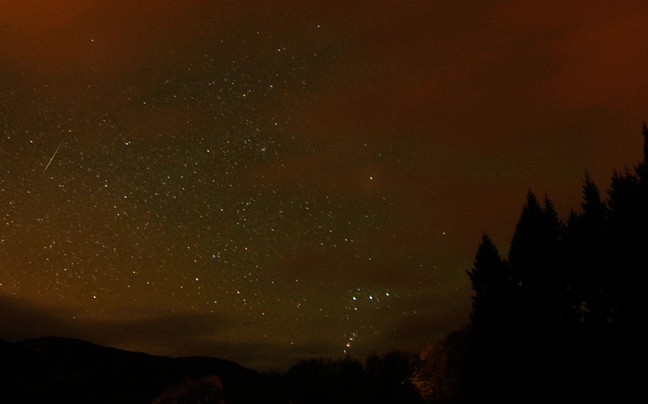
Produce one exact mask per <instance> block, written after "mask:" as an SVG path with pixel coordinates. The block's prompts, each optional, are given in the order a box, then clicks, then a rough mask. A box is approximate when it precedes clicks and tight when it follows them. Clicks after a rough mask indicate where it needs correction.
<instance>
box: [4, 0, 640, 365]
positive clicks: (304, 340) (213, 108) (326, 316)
mask: <svg viewBox="0 0 648 404" xmlns="http://www.w3.org/2000/svg"><path fill="white" fill-rule="evenodd" d="M0 10H1V11H0V339H4V340H9V341H15V340H21V339H25V338H32V337H41V336H47V335H59V336H67V337H75V338H81V339H86V340H90V341H93V342H95V343H98V344H103V345H109V346H114V347H118V348H123V349H129V350H139V351H144V352H148V353H152V354H162V355H170V356H186V355H208V356H216V357H222V358H227V359H231V360H234V361H237V362H239V363H241V364H242V365H245V366H250V367H253V368H256V369H265V368H268V367H285V366H288V365H290V364H291V363H293V362H294V361H295V360H297V359H299V358H303V357H311V356H331V357H340V356H342V355H344V354H345V353H346V354H349V355H352V356H354V357H358V358H361V357H363V356H365V355H366V354H368V353H371V352H384V351H386V350H389V349H392V348H400V349H404V350H417V349H421V348H425V347H426V346H427V345H430V344H432V343H434V341H435V340H437V339H439V338H442V337H443V336H444V335H446V334H447V333H448V332H451V331H453V330H455V329H457V328H458V327H460V326H461V325H462V324H465V323H467V322H468V313H469V310H470V304H471V301H470V294H471V289H470V281H469V279H468V276H467V275H466V273H465V270H466V269H469V268H470V267H471V265H472V260H473V258H474V254H475V252H476V249H477V246H478V244H479V241H480V237H481V234H482V232H483V231H487V232H488V233H489V234H490V235H491V237H492V238H493V239H494V241H495V242H496V243H497V244H498V246H499V247H500V250H501V251H502V252H503V253H504V254H505V253H506V251H507V250H508V245H507V243H508V240H510V237H511V236H512V233H513V230H514V227H515V223H516V220H517V218H518V216H519V213H520V211H521V208H522V205H523V203H524V200H525V195H526V193H527V191H528V189H529V188H531V189H532V190H533V191H534V192H536V194H538V195H541V196H542V195H544V193H545V192H547V193H548V195H549V197H550V198H551V199H552V200H553V201H554V202H555V204H556V208H557V209H558V211H559V213H560V214H561V216H562V217H563V218H566V216H567V214H568V213H569V210H570V209H571V208H574V209H577V208H578V206H579V204H580V196H581V189H580V187H581V184H582V180H583V177H584V173H585V171H586V170H587V171H589V172H590V173H591V175H592V178H593V179H594V180H595V181H596V182H597V183H598V184H599V186H600V187H601V188H602V189H605V188H607V186H608V185H609V177H610V175H611V174H612V170H613V169H615V168H616V169H623V167H624V165H629V166H631V165H633V164H635V163H636V162H637V161H639V159H640V157H641V142H642V138H641V133H640V131H641V123H642V120H647V119H648V69H647V68H646V66H648V42H647V41H646V38H648V24H646V21H648V3H646V2H645V1H641V0H638V1H621V2H620V1H598V2H591V1H570V2H564V1H537V2H530V1H527V0H520V1H497V2H487V1H481V0H480V1H459V2H458V1H431V0H428V1H423V0H419V1H415V0H412V1H408V0H405V1H393V0H389V1H388V0H372V1H349V0H329V1H325V2H319V1H317V2H316V1H304V0H301V1H298V0H279V1H265V2H264V1H250V0H237V1H234V0H231V1H230V0H225V1H221V0H212V1H208V0H186V1H180V0H177V1H171V0H138V1H133V0H112V1H99V0H48V1H43V0H39V1H37V0H1V1H0Z"/></svg>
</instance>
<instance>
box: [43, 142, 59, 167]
mask: <svg viewBox="0 0 648 404" xmlns="http://www.w3.org/2000/svg"><path fill="white" fill-rule="evenodd" d="M62 145H63V142H61V143H59V145H58V147H57V148H56V151H55V152H54V154H52V157H51V158H50V159H49V161H48V162H47V165H46V166H45V169H44V170H43V174H45V171H47V169H48V168H49V166H50V164H52V160H54V157H55V156H56V153H58V151H59V149H60V148H61V146H62Z"/></svg>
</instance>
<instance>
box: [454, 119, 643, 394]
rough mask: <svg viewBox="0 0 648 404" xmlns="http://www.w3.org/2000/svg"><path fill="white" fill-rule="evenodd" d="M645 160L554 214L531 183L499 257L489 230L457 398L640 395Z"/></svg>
mask: <svg viewBox="0 0 648 404" xmlns="http://www.w3.org/2000/svg"><path fill="white" fill-rule="evenodd" d="M642 134H643V137H644V158H643V160H642V161H641V162H640V163H639V164H637V165H636V166H635V167H634V168H633V169H628V168H626V169H625V170H624V171H622V172H616V171H615V172H614V174H613V176H612V181H611V186H610V188H609V190H608V193H607V194H608V195H607V198H606V200H604V199H603V198H602V196H601V194H600V192H599V190H598V188H597V186H596V184H595V183H594V182H593V181H592V179H591V178H590V177H589V175H586V176H585V181H584V185H583V200H582V203H581V208H582V210H581V211H580V212H579V213H575V212H573V211H572V212H571V214H570V215H569V218H568V219H567V221H566V222H563V221H561V220H560V219H559V217H558V214H557V212H556V210H555V208H554V205H553V203H552V202H551V200H550V199H549V198H548V197H547V196H545V197H544V198H543V199H542V201H539V200H538V198H537V197H536V195H535V194H534V193H533V192H531V191H529V193H528V194H527V197H526V203H525V204H524V207H523V209H522V214H521V215H520V219H519V221H518V223H517V226H516V228H515V233H514V235H513V238H512V240H511V244H510V250H509V253H508V258H507V259H503V258H502V257H501V256H500V254H499V252H498V250H497V248H496V246H495V245H494V244H493V242H492V241H491V239H490V238H489V237H488V235H486V234H484V236H483V238H482V241H481V245H480V246H479V248H478V250H477V254H476V257H475V261H474V266H473V268H472V269H471V270H470V271H468V275H469V276H470V280H471V281H472V287H473V290H474V296H473V310H472V313H471V315H470V320H471V322H470V329H469V339H468V341H469V342H468V349H467V354H466V357H465V362H464V363H465V369H462V376H461V389H459V390H460V393H459V394H458V395H457V396H456V397H455V398H456V399H457V400H459V399H460V400H461V401H467V402H483V401H484V400H489V401H490V400H493V402H500V403H502V402H549V400H551V401H554V400H556V399H560V400H561V401H565V402H567V401H569V402H573V403H594V402H637V401H639V398H638V397H637V396H636V392H637V390H638V386H639V385H640V384H639V380H638V371H637V370H636V369H635V366H634V365H631V363H632V362H635V361H637V359H636V358H638V356H639V355H640V350H639V348H640V346H642V345H640V341H639V336H640V335H641V334H640V332H639V324H640V323H641V322H642V321H641V320H642V319H643V318H644V317H645V314H644V311H643V307H644V304H643V301H644V299H643V294H642V290H641V289H642V288H641V285H642V284H643V281H642V280H641V277H640V274H641V273H643V272H646V270H647V269H648V260H647V259H646V258H647V254H648V129H647V128H646V125H645V123H644V125H643V130H642Z"/></svg>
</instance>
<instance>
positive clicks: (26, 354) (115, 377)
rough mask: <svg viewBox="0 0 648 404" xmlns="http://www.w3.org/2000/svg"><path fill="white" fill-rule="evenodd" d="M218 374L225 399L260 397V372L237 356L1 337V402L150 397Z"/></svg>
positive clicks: (127, 402)
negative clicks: (236, 359)
mask: <svg viewBox="0 0 648 404" xmlns="http://www.w3.org/2000/svg"><path fill="white" fill-rule="evenodd" d="M210 376H216V377H217V378H214V379H215V380H218V381H219V383H222V384H221V385H220V387H219V388H220V389H221V390H222V395H223V398H224V400H225V401H226V402H227V403H248V402H254V401H256V397H257V395H258V393H259V389H260V386H261V376H260V375H259V374H258V373H257V372H255V371H253V370H250V369H247V368H244V367H242V366H240V365H238V364H236V363H234V362H231V361H228V360H224V359H217V358H208V357H184V358H169V357H163V356H154V355H148V354H145V353H141V352H129V351H124V350H120V349H115V348H108V347H104V346H100V345H96V344H93V343H91V342H87V341H82V340H78V339H71V338H61V337H47V338H38V339H31V340H25V341H20V342H15V343H11V342H4V341H0V402H1V403H7V404H12V403H16V404H19V403H25V404H26V403H29V404H37V403H63V402H64V403H68V404H74V403H79V404H81V403H97V404H101V403H124V404H136V403H137V404H139V403H147V404H149V403H151V402H153V401H154V400H155V399H156V398H158V397H160V396H161V395H162V394H163V393H164V392H165V390H168V389H173V387H174V386H176V390H177V386H182V385H183V383H184V384H185V385H186V384H187V383H188V382H191V381H195V380H200V379H205V378H208V377H210Z"/></svg>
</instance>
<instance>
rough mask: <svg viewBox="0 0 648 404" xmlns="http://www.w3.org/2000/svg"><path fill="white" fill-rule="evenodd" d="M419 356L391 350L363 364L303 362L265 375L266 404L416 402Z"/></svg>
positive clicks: (356, 362)
mask: <svg viewBox="0 0 648 404" xmlns="http://www.w3.org/2000/svg"><path fill="white" fill-rule="evenodd" d="M419 362H420V360H419V355H418V354H407V353H403V352H401V351H392V352H389V353H387V354H385V355H384V356H378V355H372V356H370V357H368V358H367V359H366V360H365V361H364V363H363V362H361V361H359V360H356V359H353V358H351V357H345V358H343V359H338V360H333V359H306V360H302V361H300V362H298V363H297V364H296V365H294V366H293V367H292V368H290V369H289V370H288V371H287V372H286V373H270V374H267V375H265V378H266V383H265V386H266V387H265V388H266V391H265V392H264V393H263V396H264V398H265V401H264V402H267V403H277V404H278V403H294V404H320V403H321V404H324V403H349V404H351V403H354V404H355V403H376V404H379V403H385V404H387V403H402V404H410V403H411V404H414V403H420V402H421V398H420V396H419V393H418V391H417V389H416V387H415V386H414V385H413V383H412V376H413V375H414V373H415V372H416V370H417V369H418V368H419Z"/></svg>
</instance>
